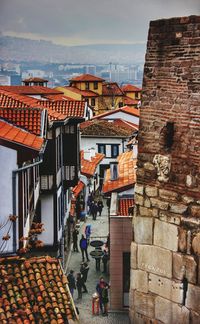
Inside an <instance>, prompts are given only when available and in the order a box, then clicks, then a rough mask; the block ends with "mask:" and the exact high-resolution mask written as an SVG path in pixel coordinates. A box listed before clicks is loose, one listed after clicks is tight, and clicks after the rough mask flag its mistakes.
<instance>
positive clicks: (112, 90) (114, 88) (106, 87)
mask: <svg viewBox="0 0 200 324" xmlns="http://www.w3.org/2000/svg"><path fill="white" fill-rule="evenodd" d="M102 95H103V96H109V97H112V96H123V91H122V90H121V89H120V87H119V86H118V84H117V82H108V83H104V84H103V87H102Z"/></svg>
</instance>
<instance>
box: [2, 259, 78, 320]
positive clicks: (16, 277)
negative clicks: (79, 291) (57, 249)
mask: <svg viewBox="0 0 200 324" xmlns="http://www.w3.org/2000/svg"><path fill="white" fill-rule="evenodd" d="M67 283H68V281H67V278H66V276H65V274H64V272H63V269H62V267H61V265H60V262H59V260H58V259H56V258H51V257H49V256H45V257H32V258H30V259H25V258H19V257H8V258H1V259H0V284H1V292H2V294H1V295H2V297H1V298H0V323H2V324H3V323H16V324H23V323H26V324H28V323H33V324H36V323H46V324H47V323H48V324H50V323H52V324H53V323H59V324H65V323H66V322H67V320H70V319H72V320H75V319H76V310H75V308H74V306H73V303H72V300H71V295H70V293H69V288H68V285H67Z"/></svg>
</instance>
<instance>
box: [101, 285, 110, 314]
mask: <svg viewBox="0 0 200 324" xmlns="http://www.w3.org/2000/svg"><path fill="white" fill-rule="evenodd" d="M108 288H109V286H108V284H106V285H105V286H104V287H103V288H102V293H101V294H102V304H103V316H108V302H109V299H108Z"/></svg>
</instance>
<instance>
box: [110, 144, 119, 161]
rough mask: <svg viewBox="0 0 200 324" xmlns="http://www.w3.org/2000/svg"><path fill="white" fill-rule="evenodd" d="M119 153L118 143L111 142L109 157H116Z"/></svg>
mask: <svg viewBox="0 0 200 324" xmlns="http://www.w3.org/2000/svg"><path fill="white" fill-rule="evenodd" d="M118 155H119V145H118V144H112V145H111V157H112V158H116V157H117V156H118Z"/></svg>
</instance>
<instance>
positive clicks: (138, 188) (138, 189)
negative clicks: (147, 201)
mask: <svg viewBox="0 0 200 324" xmlns="http://www.w3.org/2000/svg"><path fill="white" fill-rule="evenodd" d="M135 193H137V194H139V195H143V194H144V186H143V185H141V184H139V183H136V185H135Z"/></svg>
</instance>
